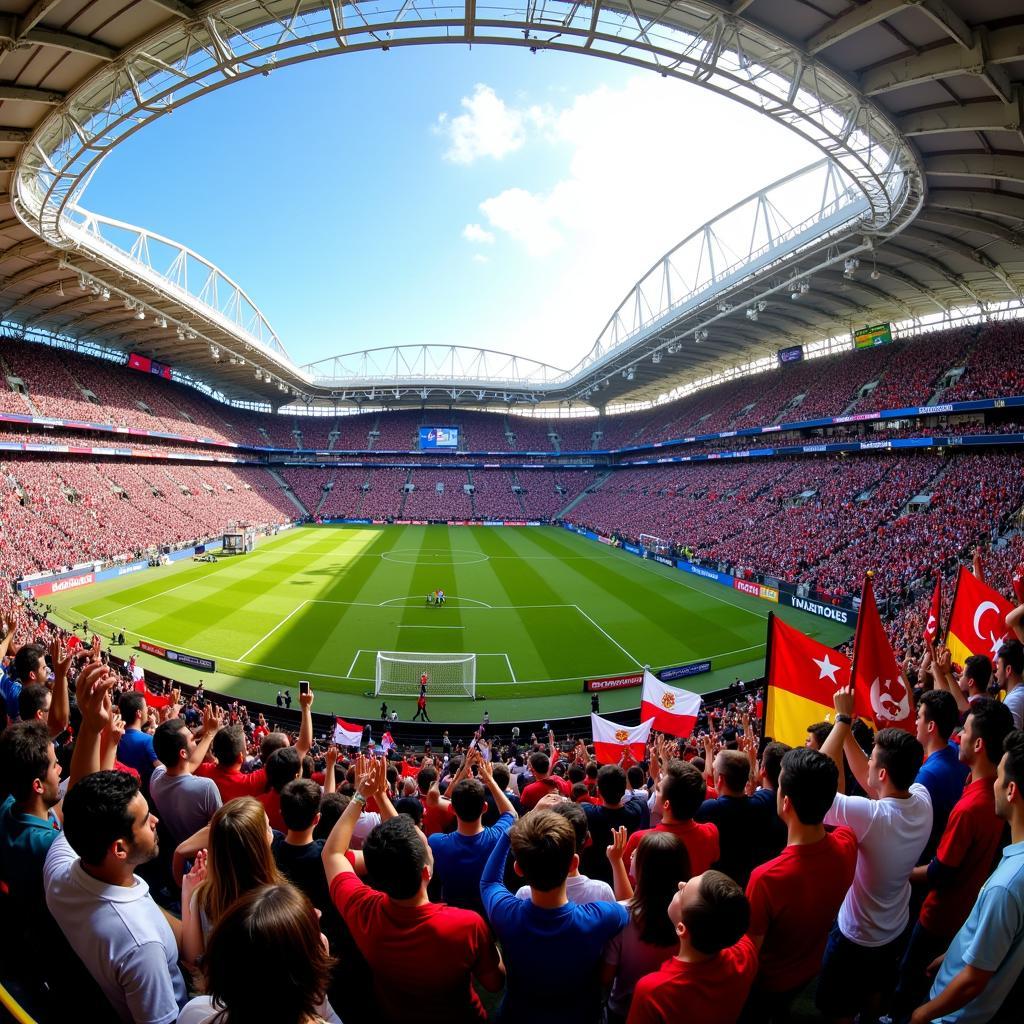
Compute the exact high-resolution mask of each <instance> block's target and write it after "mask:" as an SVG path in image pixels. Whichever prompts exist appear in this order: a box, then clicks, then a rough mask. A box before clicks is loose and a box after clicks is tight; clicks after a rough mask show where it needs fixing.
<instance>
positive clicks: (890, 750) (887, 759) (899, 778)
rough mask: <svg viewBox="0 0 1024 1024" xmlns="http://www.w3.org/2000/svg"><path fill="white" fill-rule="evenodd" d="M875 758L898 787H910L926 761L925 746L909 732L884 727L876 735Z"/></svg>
mask: <svg viewBox="0 0 1024 1024" xmlns="http://www.w3.org/2000/svg"><path fill="white" fill-rule="evenodd" d="M875 759H876V761H877V762H878V766H879V767H880V768H884V769H885V770H886V772H888V775H889V778H890V779H892V784H893V785H894V786H895V787H896V788H897V789H909V788H910V784H911V783H912V782H913V781H914V779H915V778H916V777H917V773H918V771H920V769H921V764H922V762H923V761H924V748H923V747H922V746H921V744H920V743H918V742H917V737H916V736H912V735H911V734H910V733H909V732H904V731H903V730H902V729H882V730H881V731H880V732H878V733H877V734H876V735H875Z"/></svg>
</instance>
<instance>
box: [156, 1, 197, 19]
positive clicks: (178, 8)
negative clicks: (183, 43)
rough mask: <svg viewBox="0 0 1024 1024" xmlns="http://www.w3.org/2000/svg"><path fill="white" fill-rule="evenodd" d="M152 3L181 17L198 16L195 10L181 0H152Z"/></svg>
mask: <svg viewBox="0 0 1024 1024" xmlns="http://www.w3.org/2000/svg"><path fill="white" fill-rule="evenodd" d="M150 3H154V4H156V6H157V7H162V8H163V9H164V10H165V11H170V13H171V14H174V15H176V16H177V17H179V18H194V17H195V16H196V12H195V10H194V9H193V8H192V7H190V6H189V5H188V4H185V3H182V2H181V0H150Z"/></svg>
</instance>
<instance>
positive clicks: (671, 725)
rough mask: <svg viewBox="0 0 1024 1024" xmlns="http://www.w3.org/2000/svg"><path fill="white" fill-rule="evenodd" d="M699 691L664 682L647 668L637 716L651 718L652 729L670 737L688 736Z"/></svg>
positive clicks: (695, 720)
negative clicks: (691, 690) (652, 722)
mask: <svg viewBox="0 0 1024 1024" xmlns="http://www.w3.org/2000/svg"><path fill="white" fill-rule="evenodd" d="M700 703H701V701H700V694H699V693H690V691H689V690H681V689H679V688H678V687H675V686H669V685H668V684H667V683H663V682H662V681H661V680H660V679H659V678H658V677H657V676H656V675H655V674H654V673H653V672H651V670H650V669H646V668H645V669H644V692H643V695H642V696H641V698H640V718H641V719H642V720H643V721H645V722H646V721H647V719H648V718H653V719H654V730H655V732H664V733H667V734H668V735H669V736H681V737H686V736H689V735H690V734H691V733H692V732H693V727H694V726H695V725H696V724H697V716H698V715H699V714H700Z"/></svg>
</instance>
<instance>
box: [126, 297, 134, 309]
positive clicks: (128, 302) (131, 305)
mask: <svg viewBox="0 0 1024 1024" xmlns="http://www.w3.org/2000/svg"><path fill="white" fill-rule="evenodd" d="M124 308H125V309H134V308H135V303H134V302H132V300H131V299H129V298H128V297H127V296H125V300H124Z"/></svg>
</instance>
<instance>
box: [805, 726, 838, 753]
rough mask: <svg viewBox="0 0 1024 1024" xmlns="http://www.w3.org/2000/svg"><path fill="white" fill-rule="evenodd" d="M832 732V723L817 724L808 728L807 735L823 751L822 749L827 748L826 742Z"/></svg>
mask: <svg viewBox="0 0 1024 1024" xmlns="http://www.w3.org/2000/svg"><path fill="white" fill-rule="evenodd" d="M831 731H832V723H831V722H815V723H814V725H809V726H807V735H808V737H809V738H810V739H812V740H813V741H814V743H815V745H816V746H817V749H818V750H821V748H822V747H823V746H825V740H827V739H828V735H829V733H830V732H831Z"/></svg>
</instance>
